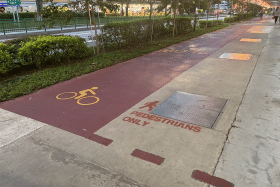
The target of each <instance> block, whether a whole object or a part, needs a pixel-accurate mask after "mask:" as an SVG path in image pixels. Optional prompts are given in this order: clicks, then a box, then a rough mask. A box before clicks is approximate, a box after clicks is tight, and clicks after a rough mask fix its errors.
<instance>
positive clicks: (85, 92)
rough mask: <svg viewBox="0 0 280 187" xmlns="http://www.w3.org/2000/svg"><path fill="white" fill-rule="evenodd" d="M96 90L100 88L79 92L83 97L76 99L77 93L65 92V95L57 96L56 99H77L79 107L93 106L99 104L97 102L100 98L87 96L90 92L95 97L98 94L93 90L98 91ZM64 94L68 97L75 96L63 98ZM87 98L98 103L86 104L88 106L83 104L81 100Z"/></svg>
mask: <svg viewBox="0 0 280 187" xmlns="http://www.w3.org/2000/svg"><path fill="white" fill-rule="evenodd" d="M96 89H98V87H92V88H91V89H86V90H82V91H79V94H81V95H80V96H78V97H76V96H77V95H78V94H77V93H76V92H64V93H61V94H58V95H57V96H56V98H57V99H59V100H67V99H72V98H74V99H77V103H78V104H79V105H93V104H95V103H97V102H98V101H99V98H98V97H95V96H87V92H90V93H92V94H93V95H95V94H96V93H95V92H94V91H93V90H96ZM63 94H66V95H68V94H74V95H73V96H71V97H61V96H62V95H63ZM85 96H86V97H85ZM87 98H95V99H96V101H95V102H93V103H86V104H84V103H81V100H82V99H87Z"/></svg>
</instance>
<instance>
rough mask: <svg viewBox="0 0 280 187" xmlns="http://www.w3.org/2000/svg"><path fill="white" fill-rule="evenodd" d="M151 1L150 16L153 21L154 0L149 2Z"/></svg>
mask: <svg viewBox="0 0 280 187" xmlns="http://www.w3.org/2000/svg"><path fill="white" fill-rule="evenodd" d="M149 1H150V16H149V19H152V11H153V2H152V0H149Z"/></svg>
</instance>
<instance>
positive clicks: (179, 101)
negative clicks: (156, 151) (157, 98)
mask: <svg viewBox="0 0 280 187" xmlns="http://www.w3.org/2000/svg"><path fill="white" fill-rule="evenodd" d="M227 101H228V100H227V99H220V98H215V97H208V96H202V95H196V94H190V93H185V92H179V91H177V92H175V93H174V94H172V95H171V96H170V97H169V98H168V99H166V100H165V101H163V102H162V103H161V104H160V105H159V106H158V107H156V108H154V109H153V110H152V111H151V112H150V113H152V114H155V115H159V116H163V117H166V118H171V119H175V120H178V121H182V122H186V123H191V124H194V125H199V126H203V127H208V128H212V127H213V126H214V124H215V122H216V120H217V118H218V117H219V115H220V113H221V111H222V110H223V108H224V106H225V104H226V102H227Z"/></svg>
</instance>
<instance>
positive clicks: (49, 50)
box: [18, 36, 88, 68]
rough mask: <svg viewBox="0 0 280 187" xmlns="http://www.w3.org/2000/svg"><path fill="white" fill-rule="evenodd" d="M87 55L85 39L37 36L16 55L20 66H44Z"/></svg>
mask: <svg viewBox="0 0 280 187" xmlns="http://www.w3.org/2000/svg"><path fill="white" fill-rule="evenodd" d="M87 55H88V49H87V46H86V44H85V39H83V38H80V37H76V36H75V37H71V36H38V37H37V38H36V39H32V40H31V41H29V42H26V43H25V44H24V45H23V46H22V47H21V48H20V49H19V53H18V58H19V59H20V62H21V64H22V65H33V64H34V65H36V66H37V67H39V68H41V67H43V66H46V65H51V64H56V63H61V62H62V61H64V60H69V59H78V58H84V57H86V56H87Z"/></svg>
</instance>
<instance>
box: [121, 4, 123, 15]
mask: <svg viewBox="0 0 280 187" xmlns="http://www.w3.org/2000/svg"><path fill="white" fill-rule="evenodd" d="M121 4H122V11H121V16H123V1H121Z"/></svg>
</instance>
